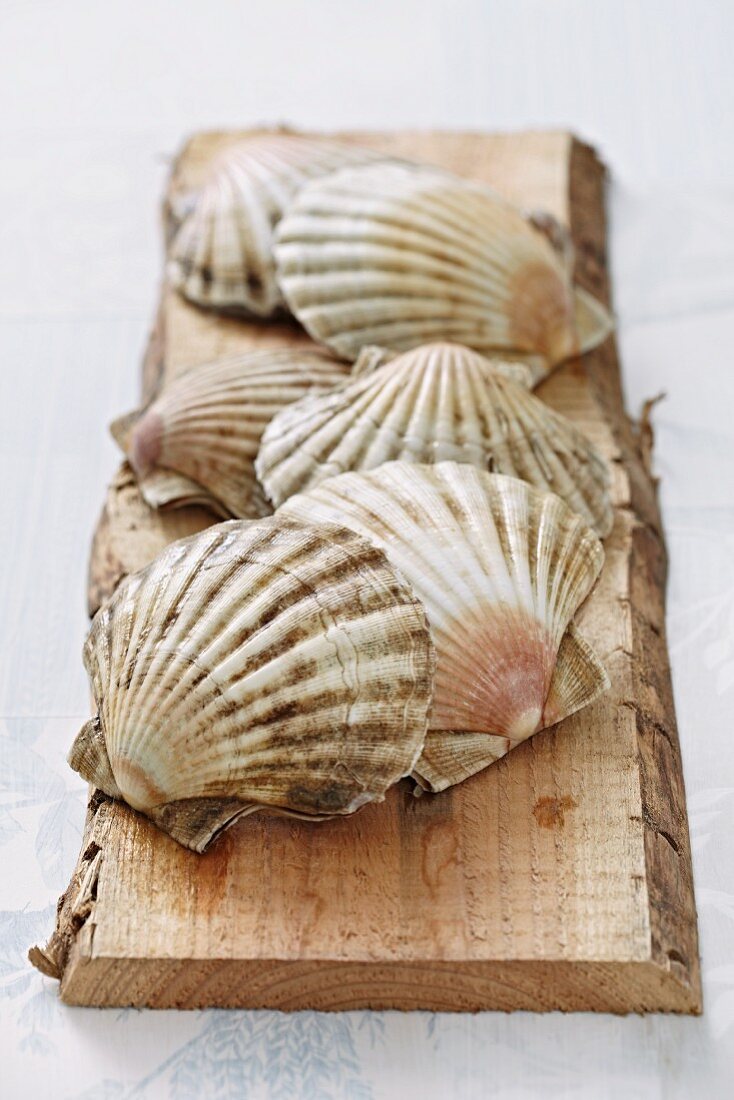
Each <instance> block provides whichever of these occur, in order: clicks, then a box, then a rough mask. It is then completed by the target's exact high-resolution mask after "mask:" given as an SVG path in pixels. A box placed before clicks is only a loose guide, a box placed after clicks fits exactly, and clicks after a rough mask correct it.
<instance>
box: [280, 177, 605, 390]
mask: <svg viewBox="0 0 734 1100" xmlns="http://www.w3.org/2000/svg"><path fill="white" fill-rule="evenodd" d="M275 257H276V263H277V274H278V279H279V282H280V286H281V288H282V290H283V293H284V295H285V298H286V301H287V303H288V305H289V307H290V309H291V310H292V312H293V313H294V314H295V315H296V317H298V319H299V321H301V323H302V324H303V325H304V326H305V328H306V329H307V330H308V332H309V333H310V334H311V335H312V336H313V337H314V339H316V340H319V341H320V342H321V343H324V344H327V345H328V346H329V347H331V348H333V349H334V351H336V352H337V354H339V355H340V356H343V357H344V358H348V359H355V358H356V357H357V355H358V353H359V351H360V348H361V347H363V346H364V345H365V344H380V345H383V346H385V347H390V348H393V349H395V350H398V351H405V350H407V349H409V348H413V347H416V346H418V345H420V344H427V343H431V342H433V341H436V340H451V341H455V342H456V343H461V344H466V345H467V346H469V347H472V348H474V349H476V350H477V351H480V352H483V353H485V354H507V353H513V354H514V355H520V356H522V357H524V358H525V357H526V358H527V359H528V361H529V362H530V364H531V365H532V367H533V369H534V371H535V374H536V377H542V375H543V374H545V373H546V372H547V371H548V370H549V369H550V368H551V367H552V366H554V365H555V364H556V363H559V362H561V361H562V360H564V359H568V358H569V357H571V356H573V355H577V354H579V353H581V352H584V351H586V350H588V349H589V348H591V347H594V346H595V345H596V344H598V343H600V342H601V341H602V340H603V339H604V338H605V337H606V336H607V335H608V334H609V332H610V331H611V327H612V326H611V319H610V317H609V315H608V313H607V311H606V310H605V309H604V307H603V306H602V305H601V304H600V303H598V302H596V301H594V300H593V299H591V298H590V296H589V295H588V294H585V293H584V292H583V291H581V290H578V289H574V287H573V284H572V281H571V275H570V272H569V270H568V266H567V264H566V262H565V260H564V257H563V256H562V255H560V254H559V253H558V252H557V251H556V249H554V247H553V245H552V244H551V243H550V242H549V241H548V239H547V237H546V235H545V234H544V233H542V232H540V231H539V230H537V229H536V228H535V227H534V226H533V224H532V223H531V222H530V221H529V220H528V219H527V218H525V217H523V215H522V214H521V212H520V211H518V210H517V209H515V208H514V207H512V206H511V205H510V204H509V203H507V202H505V201H504V200H502V199H500V198H499V197H498V196H497V195H495V194H494V193H493V192H492V191H490V190H489V189H487V188H485V187H482V186H480V185H479V184H476V183H472V182H470V181H468V180H463V179H460V178H458V177H455V176H451V175H449V174H448V173H445V172H439V171H438V170H436V169H434V168H428V167H420V166H415V165H413V166H411V165H399V164H387V163H381V164H374V165H366V166H360V167H352V168H345V169H343V170H341V171H338V172H334V173H332V174H331V175H329V176H323V177H321V178H320V179H318V180H314V181H312V182H311V183H309V184H307V185H306V186H305V187H303V188H302V190H300V191H299V193H298V194H297V196H296V197H295V199H294V200H293V202H292V204H291V205H290V206H289V208H288V210H287V211H286V214H285V215H284V217H283V218H282V220H281V222H280V224H279V226H278V229H277V231H276V243H275Z"/></svg>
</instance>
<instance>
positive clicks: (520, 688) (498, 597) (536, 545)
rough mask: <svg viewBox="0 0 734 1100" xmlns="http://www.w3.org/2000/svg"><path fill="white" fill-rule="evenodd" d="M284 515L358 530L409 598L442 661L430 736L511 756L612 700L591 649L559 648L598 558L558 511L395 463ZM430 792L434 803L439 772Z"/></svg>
mask: <svg viewBox="0 0 734 1100" xmlns="http://www.w3.org/2000/svg"><path fill="white" fill-rule="evenodd" d="M281 513H282V514H285V515H289V516H293V517H295V518H298V519H306V518H307V519H308V521H309V522H311V523H317V522H324V523H334V522H338V523H342V524H345V525H347V526H349V527H351V528H353V529H354V530H355V531H358V532H359V533H360V534H361V535H363V536H365V537H367V538H370V539H372V540H373V541H374V542H375V543H376V544H377V545H379V546H381V547H382V548H383V549H384V550H385V553H386V554H387V555H388V557H389V559H390V561H391V563H392V564H393V565H394V566H395V567H396V568H397V569H398V570H399V571H400V573H401V575H402V576H403V577H405V579H406V580H407V581H408V583H409V584H410V585H411V586H412V588H413V590H414V592H415V593H416V595H417V596H418V597H419V598H420V600H421V601H422V603H423V605H424V607H425V609H426V614H427V616H428V621H429V623H430V626H431V635H432V637H433V641H434V644H435V647H436V655H437V665H436V685H435V692H434V703H433V709H432V712H431V719H430V727H429V728H430V729H431V730H433V731H456V732H459V731H468V732H470V733H483V734H494V735H495V737H497V738H502V739H505V741H506V743H507V747H509V748H511V747H512V746H513V745H515V744H517V743H519V742H520V741H523V740H525V739H526V738H527V737H529V736H531V735H532V734H534V733H536V732H537V731H538V730H540V729H543V728H545V727H546V726H550V725H553V724H555V723H556V722H558V721H560V720H561V718H563V717H565V716H566V715H567V714H569V713H572V711H573V710H577V709H579V708H580V707H582V706H585V705H587V704H588V703H590V702H591V701H592V700H593V699H595V698H596V697H597V696H598V695H599V694H600V692H601V691H603V690H604V689H605V688H606V687H607V686H608V680H607V678H606V673H605V672H604V670H603V668H602V667H601V665H600V664H599V662H598V660H597V659H596V658H595V657H594V656H593V654H592V653H591V650H590V649H589V647H588V646H587V645H586V644H585V643H580V644H577V643H576V638H575V637H574V638H572V643H573V644H571V645H565V646H563V645H562V643H563V641H564V636H565V635H566V634H567V631H568V628H569V624H570V622H571V619H572V617H573V615H574V613H575V611H576V609H577V608H578V607H579V605H580V604H581V603H582V602H583V600H584V599H585V598H586V596H587V595H588V593H589V591H590V590H591V588H592V586H593V584H594V581H595V580H596V577H597V576H598V574H599V571H600V569H601V566H602V562H603V559H604V552H603V550H602V547H601V543H600V542H599V540H598V538H597V537H596V535H595V534H594V533H593V531H592V530H591V529H590V528H589V527H588V526H587V525H586V524H585V523H584V522H583V520H582V519H581V518H580V517H579V516H578V515H576V514H574V513H573V512H571V511H570V509H569V508H568V507H567V506H566V505H565V504H564V503H563V501H562V500H560V498H559V497H557V496H554V495H553V494H551V493H540V492H538V491H537V490H535V489H532V488H531V487H530V486H528V485H526V484H525V483H524V482H521V481H518V480H517V479H515V478H509V477H503V476H501V475H498V474H487V473H484V472H482V471H480V470H478V469H476V468H475V467H472V466H467V465H462V464H458V463H452V462H445V463H440V464H438V465H436V466H414V465H409V464H408V463H404V462H393V463H388V464H387V465H385V466H380V467H379V468H378V469H376V470H372V471H370V472H369V473H361V474H356V473H350V474H342V475H341V476H339V477H334V478H330V479H329V480H328V481H325V482H323V483H322V484H321V485H319V486H317V487H316V488H315V489H312V490H311V491H310V492H308V493H303V494H301V495H300V496H296V497H292V498H291V499H290V500H289V501H287V503H286V504H284V505H283V507H282V508H281V509H280V511H279V513H278V514H281ZM559 651H560V655H562V656H563V664H562V665H561V664H560V663H559V661H558V658H559ZM498 744H499V742H497V743H494V742H493V743H492V745H491V752H490V753H489V755H490V756H491V758H492V759H496V757H497V755H498V753H497V745H498ZM488 762H490V761H489V760H488ZM415 770H416V772H417V774H419V775H421V774H423V773H422V762H421V761H420V760H419V762H418V764H417V766H416V769H415ZM451 781H453V780H452V779H450V780H449V782H451ZM431 782H432V785H433V786H434V787H437V788H438V789H440V787H439V786H438V780H437V778H436V775H435V768H434V774H433V778H432V781H431ZM444 785H448V783H444Z"/></svg>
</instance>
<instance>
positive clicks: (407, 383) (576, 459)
mask: <svg viewBox="0 0 734 1100" xmlns="http://www.w3.org/2000/svg"><path fill="white" fill-rule="evenodd" d="M366 358H367V360H368V365H369V362H371V361H372V360H374V359H375V356H374V354H373V353H372V352H370V351H369V350H368V352H367V353H366ZM377 361H379V360H377ZM355 369H356V371H357V377H356V378H355V379H354V380H353V381H352V380H350V381H349V382H347V383H346V384H345V385H344V386H342V387H341V388H340V389H338V390H336V391H334V392H331V393H321V394H316V395H313V396H310V397H307V398H305V399H303V400H302V401H299V402H297V403H296V404H294V405H290V406H288V407H287V408H284V409H283V410H282V411H281V412H280V413H278V415H277V416H275V417H274V419H273V420H272V422H271V423H270V425H269V426H268V427H267V429H266V430H265V433H264V435H263V438H262V443H261V445H260V452H259V454H258V458H257V462H256V469H257V476H258V478H259V479H260V481H261V483H262V485H263V486H264V488H265V492H266V493H267V495H268V497H269V498H270V499H271V500H272V501H273V502H274V504H276V505H279V504H281V503H282V502H283V501H284V500H286V499H287V498H288V497H290V496H292V495H293V494H294V493H298V492H303V491H304V490H307V489H310V488H312V487H313V486H314V485H318V484H319V483H320V482H322V481H324V480H325V479H326V478H328V477H332V476H334V475H335V474H338V473H342V472H346V471H349V470H368V469H371V468H373V467H375V466H379V465H380V464H382V463H383V462H389V461H392V460H402V461H408V462H416V463H428V464H431V463H434V462H442V461H445V460H448V461H454V462H467V463H470V464H471V465H474V466H477V467H479V468H480V469H484V470H489V471H490V472H496V473H502V474H507V475H509V476H512V477H519V478H521V479H522V480H523V481H527V482H529V483H530V484H531V485H534V486H535V487H536V488H538V489H541V490H543V491H545V492H555V493H557V494H558V496H560V497H561V498H562V499H563V500H565V502H566V503H567V504H568V505H569V507H570V508H572V509H573V510H574V511H576V512H578V513H579V514H580V515H581V516H583V517H584V519H585V520H586V521H587V522H588V523H590V524H591V525H592V526H593V527H594V528H595V529H596V530H597V531H598V533H599V534H600V535H606V534H608V533H609V531H610V530H611V526H612V520H613V510H612V504H611V498H610V495H609V480H610V479H609V473H608V471H607V467H606V465H605V463H604V461H603V459H602V458H601V457H600V456H599V454H598V453H597V451H596V450H595V448H594V447H593V446H592V444H591V443H590V442H589V441H588V439H587V438H586V437H585V436H584V435H583V433H582V432H580V431H579V430H578V429H577V428H576V427H575V426H574V425H573V424H572V423H571V422H570V421H569V420H566V418H565V417H563V416H561V415H560V414H559V413H556V412H554V411H553V410H552V409H549V408H548V406H547V405H544V404H543V402H542V401H540V400H538V398H537V397H534V396H533V395H532V394H531V393H529V392H528V390H527V388H526V387H525V386H523V385H521V384H520V383H519V382H518V381H516V377H517V374H518V365H516V364H510V365H509V366H504V365H502V364H498V363H496V362H495V363H492V362H490V361H489V360H487V359H485V358H484V357H483V356H481V355H479V354H478V353H477V352H474V351H471V350H469V349H468V348H464V347H460V346H458V345H456V344H429V345H426V346H424V347H420V348H415V349H414V350H413V351H408V352H405V353H404V354H403V355H400V356H398V357H397V358H395V359H392V360H391V361H389V362H387V363H385V364H384V365H383V366H378V368H377V369H376V370H372V371H370V370H369V369H367V370H360V360H358V361H357V364H356V368H355ZM519 369H520V370H526V368H524V367H520V368H519ZM508 372H509V377H508Z"/></svg>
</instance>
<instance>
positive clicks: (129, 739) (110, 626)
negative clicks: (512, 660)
mask: <svg viewBox="0 0 734 1100" xmlns="http://www.w3.org/2000/svg"><path fill="white" fill-rule="evenodd" d="M84 659H85V665H86V668H87V671H88V673H89V676H90V680H91V684H92V689H93V692H94V698H95V701H96V704H97V708H98V714H97V716H96V717H95V718H94V719H92V720H91V721H90V722H88V723H87V724H86V725H85V726H84V728H83V729H82V731H81V732H80V734H79V735H78V737H77V739H76V741H75V743H74V746H73V748H72V750H71V754H70V758H69V759H70V763H71V765H72V767H73V768H75V769H76V770H77V771H79V772H80V774H81V775H82V776H84V778H85V779H87V780H89V781H90V782H91V783H94V784H96V785H97V786H98V787H99V788H101V789H102V790H103V791H104V792H105V793H106V794H108V795H110V796H111V797H113V798H120V799H124V800H125V801H126V802H127V803H128V804H129V805H130V806H132V807H134V808H135V809H137V810H139V811H141V812H142V813H144V814H146V815H147V816H148V817H150V818H152V819H153V821H155V822H156V823H157V824H158V825H159V826H160V827H161V828H163V829H165V831H167V832H169V833H170V834H171V835H172V836H174V837H175V838H176V839H177V840H179V841H180V842H181V843H182V844H185V845H187V846H188V847H191V848H194V849H196V850H197V851H201V850H203V848H204V847H206V845H207V844H208V843H209V842H210V841H211V839H212V838H213V837H214V836H215V835H216V834H217V833H218V832H219V831H221V830H222V829H223V828H225V827H226V826H227V825H228V824H230V823H231V822H232V821H233V820H234V819H235V818H236V817H238V816H240V815H242V814H243V813H247V812H251V811H253V810H255V809H258V808H267V809H271V810H275V811H279V812H283V813H290V814H295V815H296V816H303V817H307V818H319V817H324V816H333V815H336V814H348V813H352V812H353V811H354V810H357V809H358V808H359V807H360V806H362V805H364V804H365V803H367V802H371V801H376V800H377V801H379V800H381V799H382V798H383V797H384V795H385V792H386V790H387V789H388V788H389V787H390V786H391V785H392V784H393V783H395V782H396V781H397V780H398V779H400V778H401V777H402V776H404V775H406V774H409V773H410V772H411V770H412V768H413V766H414V765H415V762H416V759H417V757H418V755H419V753H420V750H421V748H422V745H423V741H424V738H425V734H426V727H427V718H428V711H429V707H430V700H431V691H432V680H433V650H432V645H431V640H430V634H429V631H428V627H427V624H426V619H425V614H424V611H423V608H422V606H421V604H420V603H419V601H418V600H417V599H416V598H415V596H414V595H413V593H412V592H411V590H410V589H409V588H408V586H407V585H406V584H405V582H404V581H403V580H402V579H401V578H400V577H399V576H398V575H397V574H396V572H395V570H394V569H393V568H392V567H391V566H390V565H389V563H388V562H387V559H386V557H385V555H384V553H383V552H382V551H381V550H380V549H379V548H378V547H376V546H375V545H374V544H373V543H370V542H368V541H367V540H366V539H364V538H362V537H361V536H359V535H357V534H355V533H354V532H353V531H350V530H347V529H345V528H343V527H333V526H330V525H326V526H324V525H320V526H319V527H318V528H317V527H313V526H309V525H302V524H300V523H295V524H294V523H293V521H291V520H289V519H288V518H287V517H271V518H270V519H266V520H261V521H259V522H253V523H242V522H237V521H232V522H229V523H224V524H218V525H216V526H215V527H212V528H210V529H209V530H207V531H204V532H202V533H201V534H200V535H195V536H193V537H192V538H190V539H185V540H182V541H181V542H178V543H175V544H174V545H172V546H170V547H169V548H168V549H167V550H165V551H164V552H163V553H162V554H160V555H159V557H158V558H156V560H155V561H154V562H153V563H152V564H151V565H150V566H148V567H147V568H146V569H144V570H143V571H142V572H140V573H137V574H135V575H133V576H131V577H128V578H127V580H125V581H123V583H122V584H121V585H120V587H119V588H118V589H117V592H116V593H115V595H114V596H113V597H112V599H111V600H110V601H109V602H108V603H107V604H105V605H104V606H103V607H102V609H101V610H100V611H99V612H98V614H97V615H96V617H95V619H94V621H93V623H92V627H91V630H90V633H89V636H88V638H87V642H86V645H85V649H84Z"/></svg>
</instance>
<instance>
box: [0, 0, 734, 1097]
mask: <svg viewBox="0 0 734 1100" xmlns="http://www.w3.org/2000/svg"><path fill="white" fill-rule="evenodd" d="M733 45H734V6H733V5H732V4H731V3H729V2H728V0H696V2H695V3H694V2H690V3H686V2H683V0H666V2H665V3H655V2H652V0H593V2H591V0H500V2H495V3H492V2H489V0H484V2H483V0H453V2H444V0H393V2H390V3H388V2H385V0H372V2H371V3H367V2H359V0H340V2H338V3H337V2H332V0H310V2H304V3H296V2H288V0H271V2H270V3H262V2H258V3H254V4H253V3H245V2H241V3H234V2H231V0H221V2H218V3H212V2H210V3H208V4H203V3H194V2H193V0H191V2H185V0H179V2H178V3H175V2H173V0H170V2H164V0H148V2H145V3H144V2H142V0H126V2H124V3H120V2H117V0H106V2H105V3H98V2H93V0H88V2H85V0H54V2H51V0H46V2H42V0H26V2H20V0H18V2H12V0H0V380H1V381H0V385H1V387H2V388H1V390H0V394H1V397H0V460H1V464H2V465H1V468H2V493H1V494H0V649H1V655H0V708H1V711H0V713H1V714H2V719H1V720H0V860H1V863H0V866H2V874H0V910H2V913H0V1014H1V1017H0V1096H2V1097H3V1100H5V1098H7V1100H10V1098H13V1100H15V1098H16V1097H20V1096H33V1095H48V1096H53V1097H63V1098H66V1097H81V1096H84V1097H89V1098H90V1100H91V1098H95V1100H96V1098H97V1097H101V1098H103V1100H104V1098H110V1100H111V1098H118V1097H119V1098H122V1097H132V1096H136V1097H143V1098H146V1100H149V1098H151V1097H156V1098H157V1097H171V1098H175V1100H179V1098H183V1097H189V1096H191V1097H194V1096H195V1097H196V1098H197V1100H207V1098H209V1097H212V1098H213V1097H217V1098H219V1097H222V1098H225V1100H227V1098H230V1097H231V1098H233V1100H234V1098H238V1100H239V1098H242V1097H247V1098H260V1097H263V1098H271V1097H272V1098H280V1097H288V1098H301V1097H303V1098H304V1100H322V1098H324V1100H327V1098H332V1097H333V1098H335V1100H337V1098H338V1100H342V1098H347V1100H370V1098H374V1100H378V1098H379V1100H381V1098H386V1097H388V1098H389V1097H394V1096H402V1095H405V1094H417V1095H419V1096H421V1097H422V1098H424V1100H432V1098H436V1100H439V1098H440V1100H444V1098H448V1097H460V1098H472V1100H474V1098H480V1097H482V1098H483V1097H486V1096H490V1095H492V1096H498V1097H503V1098H504V1097H508V1098H513V1100H515V1098H524V1097H537V1096H541V1095H542V1096H544V1097H566V1096H570V1097H579V1098H583V1100H596V1098H597V1097H600V1098H610V1100H611V1098H612V1097H614V1098H616V1097H619V1096H624V1097H625V1098H627V1100H637V1098H640V1100H643V1098H644V1100H648V1098H654V1100H657V1098H660V1100H662V1098H665V1100H670V1098H682V1097H686V1098H687V1097H692V1096H699V1095H703V1096H706V1097H707V1098H709V1100H718V1098H719V1097H724V1096H730V1095H731V1094H732V1087H733V1086H732V1081H733V1080H734V951H733V948H734V876H733V873H732V868H733V867H734V745H733V743H732V738H733V732H734V731H733V729H732V725H733V723H732V704H734V569H733V568H732V566H733V565H734V427H733V422H734V364H733V363H732V333H733V332H734V263H733V261H734V140H733V139H734V132H733V124H732V119H733V118H734V78H733V77H732V63H731V53H732V46H733ZM280 120H287V121H290V122H293V123H296V124H302V125H307V126H313V127H325V128H328V127H338V126H350V127H355V126H359V125H365V126H372V127H389V126H424V127H454V126H455V127H477V128H484V129H497V128H515V127H524V126H538V125H546V126H569V127H572V128H574V129H575V130H576V131H577V132H579V133H580V134H581V135H582V136H584V137H585V138H587V139H589V140H591V141H593V142H595V143H596V144H597V145H598V147H599V148H600V150H601V152H602V154H603V156H604V158H605V159H606V161H607V163H608V164H610V165H611V168H612V171H613V173H614V181H615V182H614V187H613V189H612V192H611V214H612V229H613V232H612V249H613V261H614V276H615V285H616V305H617V311H618V315H619V335H620V339H621V347H622V359H623V364H624V371H625V384H626V391H627V397H628V403H629V406H630V408H631V409H632V410H636V409H638V408H639V405H640V403H641V401H642V399H643V398H645V397H647V396H650V395H652V394H655V393H657V392H659V391H660V390H665V391H667V393H668V398H667V400H666V401H665V403H664V404H662V405H661V406H660V407H659V409H658V411H657V413H656V416H655V420H656V427H657V433H658V434H657V452H656V462H657V467H658V471H659V473H660V474H661V476H662V479H663V480H662V502H663V507H664V516H665V522H666V526H667V533H668V540H669V549H670V553H671V578H670V588H669V610H670V615H669V632H670V643H671V651H672V655H673V674H674V682H675V692H676V699H677V707H678V718H679V723H680V729H681V739H682V745H683V754H684V760H685V774H686V783H687V789H688V798H689V810H690V814H691V830H692V836H693V843H694V855H695V876H696V888H697V901H698V907H699V913H700V928H701V935H702V960H703V972H704V984H705V1010H706V1011H705V1015H704V1017H703V1018H702V1019H699V1020H695V1019H674V1018H662V1017H657V1018H655V1017H653V1018H647V1019H639V1018H630V1019H617V1018H614V1017H604V1016H598V1017H593V1016H575V1017H562V1016H560V1015H551V1016H547V1017H540V1016H532V1015H515V1016H513V1017H505V1016H501V1015H494V1014H484V1015H481V1016H477V1017H461V1016H458V1017H457V1016H431V1015H428V1014H416V1015H412V1016H401V1015H397V1014H369V1013H352V1014H349V1015H345V1016H318V1015H315V1014H310V1013H307V1014H300V1015H298V1016H293V1017H285V1016H278V1015H277V1014H270V1013H229V1014H227V1013H189V1014H175V1013H160V1014H152V1013H140V1012H128V1013H120V1012H114V1011H108V1012H97V1011H93V1010H72V1009H68V1008H65V1007H63V1006H61V1005H60V1004H59V1003H58V1001H57V998H56V988H55V983H53V982H51V981H48V980H46V979H42V978H41V977H40V976H39V975H37V974H35V973H33V972H31V971H30V970H29V969H28V967H27V965H26V963H25V961H24V955H25V950H26V948H27V946H28V944H29V942H32V941H34V940H38V939H42V938H44V937H45V935H46V933H47V932H48V930H49V929H50V927H51V925H52V919H53V903H54V902H55V899H56V896H57V894H58V892H59V890H60V889H62V888H63V887H64V886H65V885H66V882H67V880H68V876H69V872H70V870H71V868H72V866H73V862H74V859H75V856H76V854H77V849H78V845H79V838H80V832H81V825H82V820H83V791H82V788H81V785H80V784H79V783H77V781H76V779H75V777H74V776H73V775H72V774H71V773H70V772H69V770H68V769H67V767H66V765H65V763H64V754H65V751H66V748H67V746H68V744H69V742H70V739H71V737H72V735H73V733H74V732H75V730H76V728H77V727H78V725H79V724H80V723H81V721H82V720H83V719H84V718H86V716H87V699H86V685H85V677H84V673H83V670H82V665H81V661H80V656H79V651H80V646H81V641H82V638H83V633H84V629H85V616H84V579H85V578H84V573H85V563H86V556H87V551H88V545H89V536H90V532H91V530H92V526H93V523H94V520H95V518H96V514H97V511H98V508H99V504H100V501H101V499H102V493H103V489H104V486H105V483H106V481H107V480H108V478H109V476H110V474H111V473H112V471H113V469H114V467H115V465H116V455H115V452H114V448H113V446H112V444H111V442H110V441H109V439H108V437H107V435H106V432H105V425H106V423H107V422H108V421H109V420H110V418H111V417H112V416H113V415H114V414H117V413H119V412H120V411H122V410H125V409H127V408H129V407H132V405H133V404H134V403H135V399H136V395H137V383H138V362H139V358H140V353H141V350H142V348H143V344H144V340H145V334H146V329H147V325H148V321H149V318H150V313H151V309H152V303H153V301H154V298H155V292H156V280H157V277H158V273H159V266H160V256H159V241H158V236H157V202H158V198H159V195H160V192H161V188H162V185H163V180H164V175H165V170H166V160H167V157H168V156H169V155H170V154H171V153H172V151H173V150H174V149H175V148H176V146H177V145H178V143H179V141H180V139H181V138H182V137H183V135H184V134H185V133H186V132H188V131H190V130H193V129H196V128H199V127H211V126H241V125H244V124H248V123H253V122H257V121H269V122H273V121H280Z"/></svg>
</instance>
